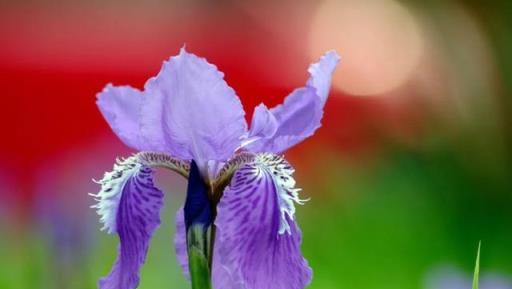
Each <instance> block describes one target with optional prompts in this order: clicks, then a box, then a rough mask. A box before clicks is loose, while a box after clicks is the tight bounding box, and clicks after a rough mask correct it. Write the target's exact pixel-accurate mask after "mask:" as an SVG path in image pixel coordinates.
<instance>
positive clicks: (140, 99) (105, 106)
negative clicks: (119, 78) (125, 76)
mask: <svg viewBox="0 0 512 289" xmlns="http://www.w3.org/2000/svg"><path fill="white" fill-rule="evenodd" d="M97 103H98V106H99V108H100V110H101V112H102V114H103V116H104V117H105V119H106V120H107V122H108V123H109V125H110V127H111V128H112V129H113V130H114V132H115V133H116V134H117V135H118V137H119V138H120V139H121V140H122V141H123V142H124V143H125V144H126V145H128V146H130V147H132V148H135V149H137V150H140V151H142V150H152V151H158V152H165V153H168V154H170V155H172V156H174V157H177V158H179V159H182V160H191V159H194V160H196V162H198V163H199V164H200V167H201V169H202V170H204V165H205V162H206V161H208V160H218V161H224V160H227V159H228V158H229V157H230V156H231V155H232V154H233V152H234V151H235V150H236V149H237V148H238V147H239V146H240V139H241V137H242V136H243V135H246V134H247V123H246V121H245V117H244V115H245V112H244V110H243V108H242V104H241V103H240V100H239V98H238V96H237V95H236V94H235V91H234V90H233V89H232V88H231V87H230V86H229V85H228V84H227V83H226V82H225V81H224V74H223V73H222V72H220V71H219V70H217V67H215V66H214V65H212V64H210V63H208V62H207V61H206V60H205V59H204V58H199V57H197V56H195V55H194V54H191V53H188V52H186V51H185V49H182V50H181V51H180V54H179V55H177V56H174V57H171V58H170V59H169V60H168V61H165V62H164V64H163V66H162V69H161V71H160V72H159V73H158V75H157V76H156V77H153V78H151V79H149V80H148V82H147V83H146V85H145V87H144V91H139V90H137V89H134V88H131V87H129V86H120V87H114V86H112V85H107V87H105V89H104V90H103V91H102V92H101V93H99V94H98V102H97Z"/></svg>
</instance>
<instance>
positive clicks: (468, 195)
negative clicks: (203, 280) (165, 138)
mask: <svg viewBox="0 0 512 289" xmlns="http://www.w3.org/2000/svg"><path fill="white" fill-rule="evenodd" d="M0 39H1V41H2V42H1V44H0V85H1V87H2V89H3V93H2V101H3V102H4V105H3V109H2V111H3V113H2V116H0V118H1V123H2V131H3V132H4V134H3V135H4V137H3V141H2V142H1V143H2V144H1V149H2V152H3V156H2V157H0V181H1V183H2V187H1V188H0V237H1V238H0V256H1V257H2V258H1V260H2V261H1V262H0V288H2V289H3V288H5V289H11V288H12V289H14V288H66V289H67V288H69V289H73V288H77V289H79V288H95V287H96V280H97V279H98V278H99V277H101V276H104V275H106V274H107V273H108V272H109V270H110V267H111V265H112V262H113V261H114V259H115V255H116V247H117V238H116V236H110V235H107V234H105V233H103V232H100V231H99V228H100V226H99V224H98V220H97V217H96V215H95V214H94V212H93V210H92V209H89V206H90V205H92V203H93V200H92V199H91V198H90V197H89V196H87V193H88V192H95V191H96V190H98V187H97V186H96V185H95V184H94V183H93V182H92V181H91V178H99V177H101V175H102V173H103V172H104V171H106V170H109V169H110V168H111V165H112V163H113V161H114V159H115V157H116V156H126V155H128V154H129V153H131V152H130V151H129V150H128V149H127V148H125V147H124V146H123V145H122V144H121V143H120V141H119V140H117V139H116V138H115V136H114V135H113V133H112V132H110V130H109V129H108V127H107V125H106V123H105V122H104V121H103V120H102V118H101V116H100V114H99V113H98V112H97V109H96V107H95V93H96V92H98V91H100V90H101V88H102V86H103V85H104V84H106V83H108V82H114V84H132V85H135V86H138V87H141V86H142V84H143V83H144V81H145V80H146V79H147V78H149V77H150V76H152V75H154V74H155V73H156V72H157V71H158V68H159V66H160V64H161V62H162V60H164V59H166V58H167V57H169V56H170V55H174V54H176V53H177V51H178V49H179V48H180V47H181V46H182V45H183V43H186V44H187V49H189V50H190V51H192V52H194V53H196V54H199V55H202V56H205V57H207V58H208V60H209V61H210V62H212V63H215V64H216V65H217V66H218V67H219V69H220V70H222V71H224V72H225V73H226V79H227V81H228V83H229V84H230V85H231V86H233V87H234V88H235V90H236V91H237V92H238V95H239V96H240V97H241V99H242V102H243V104H244V106H245V107H246V110H247V111H252V108H253V107H254V106H255V105H256V104H258V103H259V102H261V101H264V102H265V103H268V104H269V106H270V105H275V104H277V103H280V102H281V100H282V98H283V97H284V96H285V95H286V94H287V93H288V92H289V91H291V89H293V88H294V87H297V86H300V85H301V84H302V83H303V82H304V81H305V79H306V77H307V76H306V72H305V71H306V68H307V65H308V63H310V62H312V61H313V60H314V59H317V58H318V57H319V56H320V55H321V54H322V53H323V51H326V50H328V49H336V50H337V51H338V53H339V54H340V55H341V57H342V63H341V66H340V68H339V69H338V71H337V72H336V75H335V77H334V80H333V89H332V93H331V96H330V99H329V101H328V104H327V107H326V112H325V117H324V122H323V127H322V128H321V129H320V130H319V131H318V132H317V134H316V135H315V136H314V137H313V138H312V139H310V140H307V141H305V142H304V143H302V144H301V145H299V146H298V147H296V148H294V149H292V150H291V151H289V152H287V154H286V155H287V158H289V159H290V161H291V163H292V164H293V165H294V166H295V167H296V169H297V172H296V180H297V183H298V186H299V187H302V188H303V196H304V197H310V198H311V200H310V201H309V202H308V203H307V204H306V205H305V206H301V207H299V208H298V210H297V211H298V212H297V215H298V217H297V218H298V222H299V224H300V225H301V228H302V230H303V233H304V241H303V253H304V255H305V256H306V258H307V259H308V260H309V262H310V265H311V266H312V267H313V270H314V278H313V283H312V284H311V285H310V287H309V288H312V289H338V288H347V289H388V288H389V289H462V288H468V289H469V288H470V287H468V286H469V285H467V280H470V278H471V273H472V269H473V266H474V260H475V256H476V250H477V246H478V242H479V241H480V240H481V241H482V253H481V272H482V276H483V277H484V278H486V276H487V277H488V278H487V279H488V282H487V283H488V285H485V286H484V287H482V289H510V288H512V281H511V278H512V277H511V276H512V208H511V206H512V174H511V172H510V171H511V169H512V156H511V152H512V122H511V120H512V110H511V109H512V105H511V93H512V54H511V52H512V2H510V1H488V2H480V1H425V2H423V1H399V2H398V1H393V0H379V1H370V0H365V1H348V0H345V1H343V0H339V1H337V0H326V1H291V0H289V1H275V2H270V1H269V2H265V1H263V2H260V1H226V0H225V1H169V2H166V1H148V2H138V1H126V2H125V1H92V2H86V1H67V2H65V3H57V1H22V2H18V1H0ZM249 117H250V115H249ZM157 183H158V184H160V187H161V188H164V189H165V191H166V192H168V194H167V195H166V206H165V208H164V210H163V212H162V225H161V227H160V228H159V229H158V230H157V232H156V234H155V237H154V238H153V241H152V245H151V247H150V250H149V254H148V257H147V262H146V265H145V266H144V267H143V269H142V276H141V284H140V287H139V288H142V289H155V288H189V285H188V283H187V281H186V280H185V278H184V277H183V276H182V274H181V272H180V269H179V266H178V264H177V262H176V259H175V254H174V248H173V241H172V240H173V235H174V214H175V211H176V209H177V208H178V207H179V206H180V205H181V204H182V203H183V200H184V191H185V181H184V180H181V179H179V178H178V177H176V176H172V175H169V174H168V173H166V172H159V175H158V178H157ZM498 279H499V280H501V281H503V282H501V283H499V282H494V283H493V280H498ZM447 280H448V281H447ZM450 280H451V281H450ZM452 281H453V282H452ZM498 283H499V284H501V285H496V284H498ZM493 284H494V285H493ZM499 286H501V287H499Z"/></svg>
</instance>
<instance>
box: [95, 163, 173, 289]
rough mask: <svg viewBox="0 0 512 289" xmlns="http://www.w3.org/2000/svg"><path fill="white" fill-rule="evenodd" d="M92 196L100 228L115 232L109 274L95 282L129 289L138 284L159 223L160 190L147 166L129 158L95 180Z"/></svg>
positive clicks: (104, 286)
mask: <svg viewBox="0 0 512 289" xmlns="http://www.w3.org/2000/svg"><path fill="white" fill-rule="evenodd" d="M99 183H100V184H101V191H100V192H99V193H98V194H96V195H94V196H95V197H96V198H97V200H98V203H97V204H96V205H95V206H93V207H94V208H97V210H98V214H99V215H100V216H101V221H102V222H103V224H104V229H106V230H108V232H109V233H114V232H116V233H117V234H118V235H119V240H120V245H119V254H118V257H117V260H116V262H115V264H114V266H113V268H112V270H111V272H110V274H109V275H108V276H106V277H104V278H102V279H100V281H99V282H98V285H99V288H101V289H133V288H136V287H137V286H138V284H139V271H140V267H141V265H142V264H143V263H144V261H145V258H146V253H147V250H148V246H149V241H150V239H151V236H152V234H153V231H154V230H155V229H156V228H157V227H158V225H159V224H160V216H159V215H160V208H161V207H162V204H163V193H162V192H161V191H160V190H159V189H157V188H156V187H155V186H154V184H153V171H152V169H151V168H149V167H147V166H144V165H142V164H140V162H138V160H137V157H135V156H134V157H130V158H128V159H126V160H124V161H120V162H119V163H118V164H116V165H114V170H113V171H112V172H108V173H106V174H105V176H104V178H103V179H102V180H101V181H99Z"/></svg>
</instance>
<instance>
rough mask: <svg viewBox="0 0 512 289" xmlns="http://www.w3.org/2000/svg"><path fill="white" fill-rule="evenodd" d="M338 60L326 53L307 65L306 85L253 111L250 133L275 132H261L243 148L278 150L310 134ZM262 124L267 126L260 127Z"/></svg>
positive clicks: (317, 121)
mask: <svg viewBox="0 0 512 289" xmlns="http://www.w3.org/2000/svg"><path fill="white" fill-rule="evenodd" d="M339 60H340V59H339V57H338V55H337V54H336V52H334V51H331V52H328V53H326V54H325V55H324V56H323V57H322V58H321V59H320V61H319V62H317V63H315V64H312V65H311V66H310V67H309V69H308V72H309V74H310V78H309V80H308V81H307V84H306V86H305V87H301V88H298V89H296V90H294V91H293V92H292V93H291V94H290V95H288V96H287V97H286V98H285V100H284V103H283V104H281V105H278V106H276V107H274V108H271V109H270V110H265V109H259V110H255V112H254V115H253V120H252V124H253V125H252V126H251V129H250V132H249V136H251V135H256V134H257V132H269V131H273V130H274V131H275V133H273V134H272V135H268V134H266V135H265V134H261V133H260V135H261V138H260V139H258V140H255V141H252V142H250V143H249V144H247V146H246V147H247V148H248V149H249V150H251V151H254V152H273V153H281V152H283V151H285V150H286V149H288V148H290V147H292V146H294V145H295V144H297V143H299V142H301V141H303V140H304V139H306V138H307V137H309V136H311V135H313V133H314V132H315V130H316V129H317V128H319V127H320V125H321V120H322V116H323V109H324V106H325V102H326V100H327V96H328V94H329V88H330V86H331V76H332V74H333V72H334V69H335V68H336V65H337V64H338V62H339ZM268 113H271V114H272V115H273V117H274V118H275V120H276V122H277V129H274V128H273V126H275V123H274V122H273V121H269V119H271V118H269V116H268ZM254 124H257V125H254ZM262 124H265V125H266V126H267V128H266V129H265V128H263V127H262Z"/></svg>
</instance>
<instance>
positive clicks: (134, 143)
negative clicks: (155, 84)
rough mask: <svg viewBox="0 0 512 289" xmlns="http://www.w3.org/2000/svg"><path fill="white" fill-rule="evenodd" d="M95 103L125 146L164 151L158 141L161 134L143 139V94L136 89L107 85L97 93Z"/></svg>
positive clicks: (141, 149)
mask: <svg viewBox="0 0 512 289" xmlns="http://www.w3.org/2000/svg"><path fill="white" fill-rule="evenodd" d="M97 98H98V99H97V102H96V103H97V105H98V108H99V109H100V111H101V113H102V114H103V117H104V118H105V120H107V122H108V124H109V125H110V127H111V128H112V130H113V131H114V132H115V133H116V135H117V136H118V137H119V138H120V139H121V140H122V141H123V143H124V144H126V145H127V146H129V147H131V148H133V149H136V150H139V151H143V150H154V151H165V146H164V144H163V143H162V142H161V141H159V139H161V138H163V136H162V135H160V136H156V135H155V136H154V137H155V138H154V139H149V140H148V139H145V138H144V136H143V132H142V128H141V115H140V109H141V107H142V105H143V103H144V101H145V95H144V94H143V92H141V91H140V90H138V89H135V88H132V87H129V86H113V85H111V84H109V85H107V86H106V87H105V88H104V89H103V91H101V92H100V93H98V96H97Z"/></svg>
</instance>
